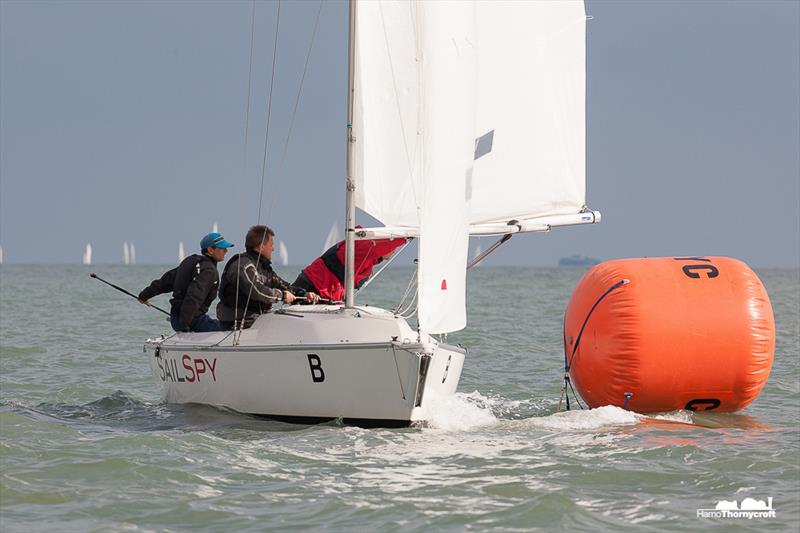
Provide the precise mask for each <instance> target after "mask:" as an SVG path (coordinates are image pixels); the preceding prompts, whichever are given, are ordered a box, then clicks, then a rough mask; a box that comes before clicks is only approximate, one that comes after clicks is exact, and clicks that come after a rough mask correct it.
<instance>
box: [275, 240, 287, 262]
mask: <svg viewBox="0 0 800 533" xmlns="http://www.w3.org/2000/svg"><path fill="white" fill-rule="evenodd" d="M278 264H280V265H281V266H288V265H289V250H288V249H287V248H286V243H285V242H283V241H278Z"/></svg>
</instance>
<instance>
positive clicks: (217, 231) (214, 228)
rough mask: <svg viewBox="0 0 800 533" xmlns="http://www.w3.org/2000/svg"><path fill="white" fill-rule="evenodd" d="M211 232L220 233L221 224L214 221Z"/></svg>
mask: <svg viewBox="0 0 800 533" xmlns="http://www.w3.org/2000/svg"><path fill="white" fill-rule="evenodd" d="M211 232H212V233H219V226H217V223H216V222H214V225H213V226H212V227H211Z"/></svg>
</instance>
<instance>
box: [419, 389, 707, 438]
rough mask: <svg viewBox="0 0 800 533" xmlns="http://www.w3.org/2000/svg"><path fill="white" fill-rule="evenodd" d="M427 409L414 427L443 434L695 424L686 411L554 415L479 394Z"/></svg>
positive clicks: (538, 403) (537, 406)
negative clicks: (491, 429) (476, 430)
mask: <svg viewBox="0 0 800 533" xmlns="http://www.w3.org/2000/svg"><path fill="white" fill-rule="evenodd" d="M429 405H431V407H429V408H426V410H425V418H426V422H424V423H422V424H419V425H418V426H417V427H422V428H427V429H438V430H445V431H469V430H471V429H474V428H479V427H484V426H492V425H499V426H502V427H504V428H518V429H523V428H524V429H540V430H544V431H591V430H599V429H604V428H613V427H620V426H635V425H640V424H645V425H650V424H654V425H658V424H659V423H663V424H685V425H696V423H695V422H694V420H693V415H692V413H691V412H689V411H674V412H670V413H660V414H655V415H643V414H639V413H634V412H632V411H627V410H625V409H622V408H620V407H616V406H612V405H607V406H603V407H598V408H596V409H584V410H573V411H561V412H553V411H554V409H555V405H554V404H553V402H552V401H550V400H545V399H530V400H509V399H507V398H503V397H502V396H499V395H489V396H487V395H484V394H482V393H480V392H478V391H474V392H471V393H468V394H465V393H456V394H455V395H454V396H449V397H446V398H437V401H435V402H431V404H429Z"/></svg>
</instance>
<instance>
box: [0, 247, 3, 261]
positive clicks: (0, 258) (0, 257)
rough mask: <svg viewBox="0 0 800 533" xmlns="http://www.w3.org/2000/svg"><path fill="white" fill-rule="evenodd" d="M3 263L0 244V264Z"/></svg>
mask: <svg viewBox="0 0 800 533" xmlns="http://www.w3.org/2000/svg"><path fill="white" fill-rule="evenodd" d="M2 264H3V247H2V246H0V265H2Z"/></svg>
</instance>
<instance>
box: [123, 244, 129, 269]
mask: <svg viewBox="0 0 800 533" xmlns="http://www.w3.org/2000/svg"><path fill="white" fill-rule="evenodd" d="M122 264H123V265H129V264H131V251H130V248H128V241H125V242H123V243H122Z"/></svg>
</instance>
